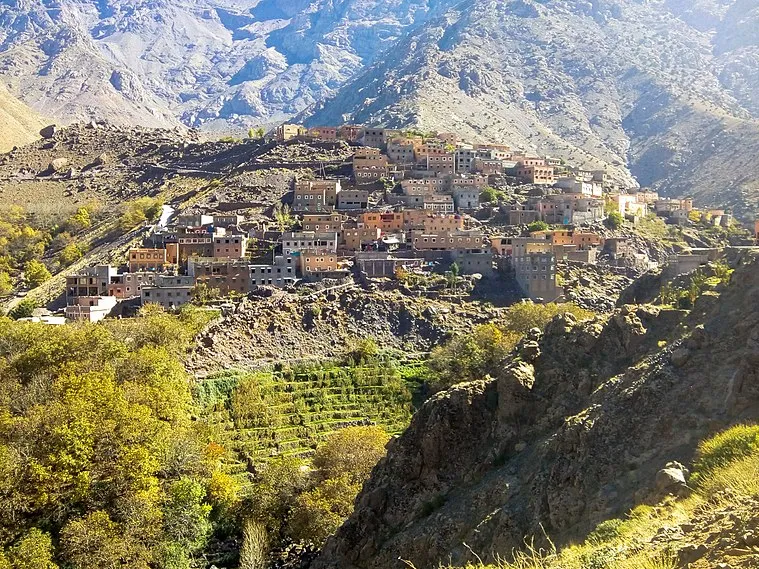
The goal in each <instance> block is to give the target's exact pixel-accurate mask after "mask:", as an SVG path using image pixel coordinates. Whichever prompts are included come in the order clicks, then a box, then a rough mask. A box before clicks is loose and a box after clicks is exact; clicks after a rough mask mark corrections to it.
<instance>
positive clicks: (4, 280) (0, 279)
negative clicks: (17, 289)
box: [0, 271, 13, 296]
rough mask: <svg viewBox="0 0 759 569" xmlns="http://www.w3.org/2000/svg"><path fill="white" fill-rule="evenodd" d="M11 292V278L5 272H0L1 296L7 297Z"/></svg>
mask: <svg viewBox="0 0 759 569" xmlns="http://www.w3.org/2000/svg"><path fill="white" fill-rule="evenodd" d="M11 292H13V281H12V280H11V276H10V275H9V274H8V273H6V272H5V271H0V296H5V295H7V294H10V293H11Z"/></svg>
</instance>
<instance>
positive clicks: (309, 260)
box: [299, 251, 339, 277]
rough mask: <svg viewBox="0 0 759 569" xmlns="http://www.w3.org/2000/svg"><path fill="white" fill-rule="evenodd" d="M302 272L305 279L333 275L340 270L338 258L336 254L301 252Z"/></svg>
mask: <svg viewBox="0 0 759 569" xmlns="http://www.w3.org/2000/svg"><path fill="white" fill-rule="evenodd" d="M299 259H300V271H301V274H302V275H303V276H304V277H309V276H312V275H315V274H319V273H331V272H335V271H337V270H338V268H339V265H338V258H337V254H336V253H329V252H325V251H301V253H300V256H299Z"/></svg>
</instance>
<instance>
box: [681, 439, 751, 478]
mask: <svg viewBox="0 0 759 569" xmlns="http://www.w3.org/2000/svg"><path fill="white" fill-rule="evenodd" d="M757 453H759V425H737V426H735V427H732V428H731V429H728V430H726V431H723V432H721V433H718V434H717V435H715V436H713V437H711V438H710V439H707V440H705V441H703V442H702V443H701V444H700V445H699V447H698V457H697V459H696V462H695V463H694V474H693V477H692V478H691V482H692V483H695V484H698V483H699V482H701V481H702V480H703V479H704V478H705V477H707V476H709V474H710V473H712V472H714V471H715V470H716V469H718V468H720V467H723V466H727V465H728V464H730V463H732V462H735V461H738V460H740V459H742V458H745V457H747V456H749V455H752V454H757Z"/></svg>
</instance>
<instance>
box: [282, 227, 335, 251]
mask: <svg viewBox="0 0 759 569" xmlns="http://www.w3.org/2000/svg"><path fill="white" fill-rule="evenodd" d="M337 244H338V238H337V232H321V233H317V232H314V231H288V232H286V233H284V234H283V235H282V254H283V255H284V256H285V257H287V256H288V255H292V254H293V253H299V252H301V251H317V252H327V253H335V254H336V253H337Z"/></svg>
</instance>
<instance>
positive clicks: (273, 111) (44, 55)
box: [0, 0, 452, 127]
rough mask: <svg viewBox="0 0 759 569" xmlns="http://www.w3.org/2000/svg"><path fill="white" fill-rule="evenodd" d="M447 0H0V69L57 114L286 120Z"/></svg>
mask: <svg viewBox="0 0 759 569" xmlns="http://www.w3.org/2000/svg"><path fill="white" fill-rule="evenodd" d="M446 3H449V4H450V3H452V2H451V1H447V0H393V1H390V2H385V1H383V2H377V1H365V0H349V1H347V2H333V1H332V0H297V1H293V0H287V1H285V0H246V1H243V2H236V1H232V0H222V1H221V2H209V1H207V0H171V1H170V0H145V1H138V2H124V1H121V0H104V1H98V2H94V1H92V2H74V1H73V0H55V1H50V2H48V1H42V0H30V1H28V2H18V1H11V2H4V3H2V4H0V75H2V76H3V77H4V79H6V80H7V81H8V82H9V83H11V84H12V86H13V90H14V92H15V93H17V94H20V95H23V98H24V100H25V101H26V102H28V103H30V104H32V105H33V106H34V107H35V108H37V109H39V110H41V111H43V112H45V113H47V114H49V115H53V116H57V117H59V118H62V119H65V120H71V119H90V118H94V117H97V118H106V119H108V120H110V121H112V122H117V123H120V124H124V123H126V124H142V125H147V126H160V127H164V126H172V125H175V124H179V122H180V121H181V122H182V123H184V124H187V125H191V126H199V125H201V124H203V125H206V126H209V127H213V126H223V127H227V126H229V125H233V126H235V125H237V126H247V125H260V124H266V123H272V122H274V121H284V120H286V119H287V118H288V117H291V116H293V115H295V114H297V113H298V112H300V111H302V110H303V109H305V108H306V107H307V106H309V105H311V104H313V103H314V102H316V101H318V100H320V99H322V98H323V97H324V96H326V95H329V94H331V93H333V92H334V90H335V89H337V88H338V87H339V86H340V85H342V84H343V83H344V82H345V81H346V80H347V79H348V78H350V77H351V76H352V75H353V74H354V73H355V72H356V71H357V70H358V69H360V68H361V67H362V66H363V65H365V64H369V63H372V62H373V61H374V58H375V57H376V55H377V54H378V53H381V52H382V51H384V50H385V49H386V48H387V47H388V46H389V45H390V44H392V43H393V42H394V41H395V40H396V39H397V38H398V37H399V36H400V35H401V34H402V33H403V31H404V30H405V29H407V28H408V27H410V26H413V25H415V24H418V23H419V22H421V21H424V20H425V19H426V18H427V17H428V16H429V15H430V14H434V13H437V11H438V10H440V9H442V8H444V7H445V5H446Z"/></svg>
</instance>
